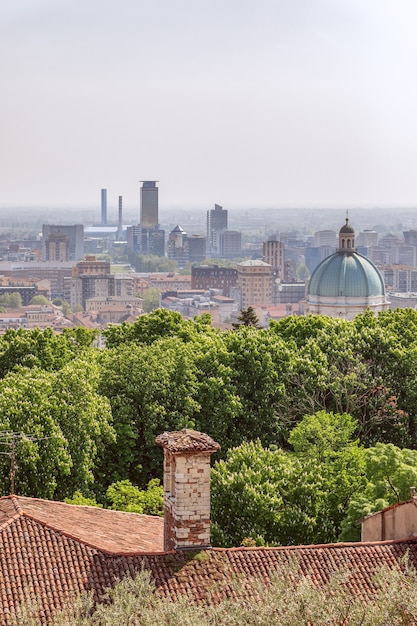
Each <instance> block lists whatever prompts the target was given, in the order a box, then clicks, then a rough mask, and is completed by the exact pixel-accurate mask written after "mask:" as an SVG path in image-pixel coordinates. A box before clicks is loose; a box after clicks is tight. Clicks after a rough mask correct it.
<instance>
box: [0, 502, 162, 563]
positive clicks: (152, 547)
mask: <svg viewBox="0 0 417 626" xmlns="http://www.w3.org/2000/svg"><path fill="white" fill-rule="evenodd" d="M16 515H22V516H24V517H27V518H30V519H33V520H34V521H36V522H39V523H40V524H44V525H47V526H49V527H50V528H52V529H54V530H58V531H59V532H62V533H63V534H65V535H68V536H69V537H71V538H73V539H75V540H77V541H81V542H83V543H85V544H87V545H89V546H92V547H94V548H98V549H99V550H103V551H109V552H116V551H117V552H119V553H125V554H129V553H137V552H160V551H162V550H163V545H164V539H163V533H164V530H163V529H164V520H163V518H162V517H157V516H155V515H137V514H136V513H122V512H121V511H110V510H107V509H99V508H97V507H94V506H74V505H72V504H65V503H64V502H53V501H51V500H41V499H37V498H25V497H21V496H7V497H3V498H0V529H2V528H3V527H4V526H5V525H6V526H7V525H8V524H9V523H10V521H11V520H14V519H15V517H16Z"/></svg>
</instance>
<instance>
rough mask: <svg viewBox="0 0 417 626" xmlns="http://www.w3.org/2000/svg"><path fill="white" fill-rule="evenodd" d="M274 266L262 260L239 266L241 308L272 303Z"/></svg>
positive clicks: (246, 262) (238, 281)
mask: <svg viewBox="0 0 417 626" xmlns="http://www.w3.org/2000/svg"><path fill="white" fill-rule="evenodd" d="M271 279H272V266H271V265H269V263H265V262H264V261H260V260H251V261H243V262H242V263H238V264H237V287H238V289H239V293H240V308H241V309H247V308H248V306H254V305H255V304H269V303H270V302H271Z"/></svg>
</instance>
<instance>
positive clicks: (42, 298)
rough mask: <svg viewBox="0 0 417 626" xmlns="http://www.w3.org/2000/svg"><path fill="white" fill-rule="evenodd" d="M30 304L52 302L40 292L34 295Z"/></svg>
mask: <svg viewBox="0 0 417 626" xmlns="http://www.w3.org/2000/svg"><path fill="white" fill-rule="evenodd" d="M29 304H42V305H47V304H50V300H48V298H45V296H42V295H40V294H39V295H37V296H33V298H32V299H31V301H30V302H29Z"/></svg>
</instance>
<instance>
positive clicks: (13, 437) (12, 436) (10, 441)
mask: <svg viewBox="0 0 417 626" xmlns="http://www.w3.org/2000/svg"><path fill="white" fill-rule="evenodd" d="M44 439H51V437H38V436H37V435H35V434H25V433H22V432H19V431H12V430H4V431H0V446H7V447H8V448H9V450H8V451H7V452H0V454H3V455H4V456H8V457H10V485H11V495H12V496H14V495H15V489H14V487H15V476H16V471H17V468H18V465H17V463H16V442H17V441H18V440H20V441H23V440H26V441H32V442H35V441H36V442H37V441H42V440H44Z"/></svg>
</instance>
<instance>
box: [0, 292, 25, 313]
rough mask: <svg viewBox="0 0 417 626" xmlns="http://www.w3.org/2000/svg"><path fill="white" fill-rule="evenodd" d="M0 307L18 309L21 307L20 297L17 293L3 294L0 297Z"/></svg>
mask: <svg viewBox="0 0 417 626" xmlns="http://www.w3.org/2000/svg"><path fill="white" fill-rule="evenodd" d="M0 305H2V306H4V307H6V309H20V307H21V306H22V296H21V295H20V293H19V292H18V291H13V292H12V293H4V294H2V295H1V296H0Z"/></svg>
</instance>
